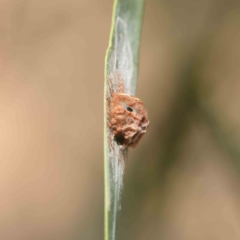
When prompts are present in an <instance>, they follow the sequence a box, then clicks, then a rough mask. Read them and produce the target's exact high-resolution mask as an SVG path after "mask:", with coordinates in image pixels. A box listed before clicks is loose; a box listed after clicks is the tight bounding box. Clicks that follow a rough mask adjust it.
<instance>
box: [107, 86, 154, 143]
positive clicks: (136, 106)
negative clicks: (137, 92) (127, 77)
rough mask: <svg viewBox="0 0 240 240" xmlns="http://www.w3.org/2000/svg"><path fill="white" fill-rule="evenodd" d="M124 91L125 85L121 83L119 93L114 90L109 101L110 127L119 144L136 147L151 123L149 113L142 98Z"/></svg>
mask: <svg viewBox="0 0 240 240" xmlns="http://www.w3.org/2000/svg"><path fill="white" fill-rule="evenodd" d="M122 91H123V86H122V84H120V86H119V93H117V92H113V93H112V94H111V99H109V101H108V102H109V106H108V107H109V116H108V127H109V128H110V130H111V131H112V133H113V135H114V140H115V141H116V142H117V144H119V145H122V146H123V147H135V146H136V145H137V144H138V142H139V141H140V139H141V138H142V136H143V135H144V133H145V132H146V130H147V127H148V125H149V120H148V113H147V109H146V108H145V107H144V106H143V103H142V102H141V101H140V99H138V98H136V97H134V96H131V95H128V94H126V93H123V92H122Z"/></svg>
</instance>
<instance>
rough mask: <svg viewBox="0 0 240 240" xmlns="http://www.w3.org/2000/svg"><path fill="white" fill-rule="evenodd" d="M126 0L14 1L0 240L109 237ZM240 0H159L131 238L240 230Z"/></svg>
mask: <svg viewBox="0 0 240 240" xmlns="http://www.w3.org/2000/svg"><path fill="white" fill-rule="evenodd" d="M112 5H113V1H112V0H101V1H100V0H91V1H89V0H78V1H77V0H48V1H45V0H42V1H40V0H1V1H0V196H1V197H0V239H1V240H32V239H35V240H50V239H51V240H54V239H57V240H65V239H70V240H75V239H81V240H95V239H103V83H104V80H103V75H104V74H103V70H104V55H105V51H106V49H107V45H108V38H109V32H110V24H111V15H112ZM239 25H240V2H239V1H238V0H201V1H194V0H181V1H179V0H148V1H146V8H145V14H144V23H143V31H142V42H141V58H140V70H139V83H138V92H137V96H138V97H139V98H141V99H142V100H143V102H144V103H145V105H146V107H147V108H148V111H149V119H150V122H151V125H150V128H149V130H148V132H147V134H146V136H145V137H144V138H143V139H142V141H141V142H140V143H139V145H138V146H137V148H136V149H133V150H131V151H130V155H129V159H128V162H127V167H126V173H125V186H124V193H123V199H122V210H121V214H120V219H119V223H118V233H117V235H118V240H121V239H124V240H133V239H138V240H146V239H151V240H154V239H163V240H167V239H174V240H202V239H204V240H214V239H216V240H226V239H228V240H239V239H240V203H239V200H240V191H239V186H240V185H239V184H240V183H239V180H240V148H239V146H240V109H239V106H240V81H239V79H240V28H239Z"/></svg>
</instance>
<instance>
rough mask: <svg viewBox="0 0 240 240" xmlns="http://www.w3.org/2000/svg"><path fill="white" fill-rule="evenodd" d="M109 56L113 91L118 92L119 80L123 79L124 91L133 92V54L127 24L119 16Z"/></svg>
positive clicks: (109, 76)
mask: <svg viewBox="0 0 240 240" xmlns="http://www.w3.org/2000/svg"><path fill="white" fill-rule="evenodd" d="M112 47H113V48H112V52H111V56H110V58H109V69H108V78H109V79H111V81H112V87H113V91H115V92H118V88H119V82H120V81H122V83H123V86H124V92H125V93H127V94H133V92H132V91H131V80H132V77H133V66H134V64H133V55H132V50H131V44H130V40H129V37H128V30H127V25H126V23H125V22H124V20H123V19H122V18H120V17H117V19H116V23H115V30H114V44H113V46H112Z"/></svg>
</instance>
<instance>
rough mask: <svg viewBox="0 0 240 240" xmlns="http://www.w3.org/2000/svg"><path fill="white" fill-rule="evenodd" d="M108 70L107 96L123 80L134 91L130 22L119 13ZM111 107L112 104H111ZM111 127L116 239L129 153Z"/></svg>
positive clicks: (111, 192) (126, 89)
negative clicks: (128, 25) (116, 140)
mask: <svg viewBox="0 0 240 240" xmlns="http://www.w3.org/2000/svg"><path fill="white" fill-rule="evenodd" d="M108 61H109V62H108V72H107V78H108V83H107V86H108V87H107V92H106V94H107V96H106V97H107V99H108V100H109V99H111V98H112V93H114V92H119V86H120V83H122V85H123V87H124V89H123V91H124V93H127V94H131V95H133V94H134V93H133V92H132V91H131V81H132V77H133V68H134V64H133V56H132V51H131V44H130V40H129V37H128V30H127V25H126V23H125V22H124V20H123V19H122V18H120V17H117V19H116V22H115V30H114V42H113V46H112V49H111V52H110V53H109V60H108ZM108 107H109V106H108ZM113 138H114V136H113V135H112V133H111V131H110V130H109V131H108V139H109V147H108V159H109V166H108V167H109V169H108V170H109V173H110V174H109V177H110V178H109V186H110V188H109V197H110V199H109V200H110V201H108V202H109V206H108V208H109V211H110V212H111V213H112V214H113V217H112V222H111V224H112V228H111V229H112V231H111V237H112V239H114V236H115V227H116V216H117V211H118V210H119V209H120V207H121V205H120V199H121V191H122V188H123V175H124V167H125V159H126V157H127V147H122V146H119V145H118V144H117V143H116V142H115V141H114V139H113Z"/></svg>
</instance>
